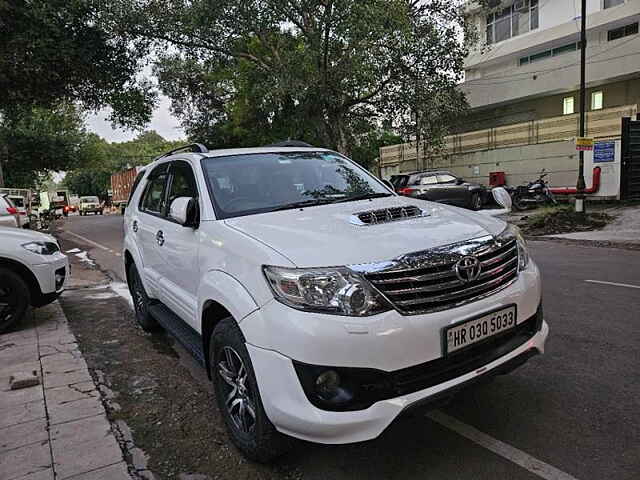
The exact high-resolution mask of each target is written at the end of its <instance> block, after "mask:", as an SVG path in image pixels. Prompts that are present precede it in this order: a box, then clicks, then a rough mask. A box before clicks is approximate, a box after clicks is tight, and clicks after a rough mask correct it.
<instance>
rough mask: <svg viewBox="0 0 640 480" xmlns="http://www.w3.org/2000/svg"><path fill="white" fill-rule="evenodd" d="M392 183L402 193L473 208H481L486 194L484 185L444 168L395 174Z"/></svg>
mask: <svg viewBox="0 0 640 480" xmlns="http://www.w3.org/2000/svg"><path fill="white" fill-rule="evenodd" d="M391 184H392V185H393V187H394V188H395V190H396V192H397V193H399V194H400V195H405V196H407V197H415V198H420V199H422V200H431V201H433V202H440V203H447V204H449V205H456V206H458V207H464V208H470V209H471V210H480V208H482V205H483V203H484V200H485V196H486V195H485V194H486V190H485V188H484V187H483V186H482V185H478V184H475V183H468V182H465V181H464V180H463V179H462V178H458V177H456V176H455V175H452V174H451V173H450V172H447V171H444V170H440V171H431V172H415V173H406V174H402V175H393V176H392V177H391Z"/></svg>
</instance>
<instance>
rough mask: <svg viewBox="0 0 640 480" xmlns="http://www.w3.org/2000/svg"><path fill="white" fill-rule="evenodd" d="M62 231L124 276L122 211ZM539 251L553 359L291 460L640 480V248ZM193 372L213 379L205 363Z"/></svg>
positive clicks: (432, 474) (412, 470)
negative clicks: (369, 434)
mask: <svg viewBox="0 0 640 480" xmlns="http://www.w3.org/2000/svg"><path fill="white" fill-rule="evenodd" d="M62 229H63V233H62V234H61V236H62V238H63V239H65V238H67V239H69V240H72V241H73V242H74V243H75V244H79V245H81V247H82V248H85V249H86V250H87V251H88V252H89V255H90V256H91V258H93V259H94V260H95V261H96V262H97V263H98V265H99V266H100V267H101V268H102V269H104V270H105V271H107V272H109V275H110V276H112V278H115V279H120V280H122V278H123V273H122V267H121V260H122V258H121V257H120V256H118V254H120V252H121V248H122V217H121V216H116V215H114V216H105V217H90V216H89V217H74V216H72V217H69V218H68V219H67V220H66V221H65V224H64V225H63V226H62ZM71 234H75V235H71ZM78 235H79V236H80V237H83V238H85V239H88V240H90V241H91V243H89V242H83V241H82V239H81V238H80V237H78ZM96 243H97V244H99V245H100V247H98V246H96ZM530 249H531V253H532V256H533V258H534V259H535V261H536V262H537V264H538V265H539V266H540V269H541V271H542V274H543V281H544V309H545V318H546V320H547V322H548V323H549V325H550V328H551V334H550V338H549V340H548V342H547V352H546V353H545V355H543V356H538V357H535V358H533V359H532V360H530V361H529V362H528V363H527V364H526V365H524V366H523V367H521V368H520V369H518V370H517V371H515V372H513V373H512V374H511V375H508V376H504V377H498V378H497V379H496V380H494V381H493V382H492V383H490V384H488V385H484V386H480V387H477V388H475V389H473V390H470V391H467V392H465V393H464V394H463V395H461V396H459V397H457V398H456V399H455V401H454V402H452V403H451V404H449V405H448V406H446V407H443V408H442V409H441V410H439V411H436V412H435V413H432V414H431V415H430V416H426V415H425V414H424V413H419V414H417V415H413V416H412V417H410V418H408V419H407V418H405V419H402V420H400V421H397V422H395V423H394V424H393V425H392V426H391V427H390V428H389V429H387V431H386V432H385V433H384V434H383V435H382V436H381V437H380V438H379V439H377V440H375V441H371V442H366V443H363V444H357V445H348V446H340V447H336V446H320V445H307V446H305V447H304V448H302V449H299V450H298V452H297V455H296V457H295V458H294V459H290V460H288V461H289V462H291V463H292V465H293V468H295V470H296V471H297V472H300V476H301V477H302V478H305V479H324V478H336V479H343V478H344V479H347V478H349V479H352V478H363V479H365V478H367V479H372V478H373V479H382V478H406V479H414V478H415V479H418V478H420V479H425V478H443V479H444V478H446V479H453V478H459V479H495V478H509V479H536V478H548V479H567V480H568V479H571V478H577V479H609V478H611V479H629V480H630V479H637V478H640V413H639V412H640V381H639V380H640V374H639V373H638V372H639V369H640V328H638V321H639V320H640V313H639V312H640V288H633V286H636V287H640V252H637V251H627V250H622V249H608V248H596V247H586V246H584V247H583V246H576V245H564V244H561V243H558V242H530ZM591 281H596V282H610V283H611V284H608V283H593V282H591ZM148 348H149V350H150V351H151V350H152V349H153V345H152V344H151V343H150V344H149V347H148ZM181 356H182V355H181ZM184 362H185V361H184V359H182V361H181V362H180V363H182V364H184ZM187 363H188V360H187ZM177 364H178V362H176V365H177ZM187 367H188V370H190V371H192V372H195V373H192V375H193V378H195V379H197V380H202V381H205V380H204V378H205V377H204V375H200V374H199V373H198V368H199V367H197V366H195V362H193V365H187ZM201 473H209V474H211V473H212V472H201Z"/></svg>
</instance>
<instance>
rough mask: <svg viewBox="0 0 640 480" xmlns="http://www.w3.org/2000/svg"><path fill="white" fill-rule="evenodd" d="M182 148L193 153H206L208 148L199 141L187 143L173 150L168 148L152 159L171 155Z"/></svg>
mask: <svg viewBox="0 0 640 480" xmlns="http://www.w3.org/2000/svg"><path fill="white" fill-rule="evenodd" d="M182 150H188V151H189V152H194V153H208V152H209V149H208V148H207V147H205V146H204V145H202V144H201V143H190V144H189V145H184V146H182V147H178V148H174V149H173V150H169V151H168V152H166V153H163V154H162V155H160V156H158V157H156V158H155V159H154V160H158V159H159V158H163V157H168V156H169V155H173V154H174V153H178V152H181V151H182Z"/></svg>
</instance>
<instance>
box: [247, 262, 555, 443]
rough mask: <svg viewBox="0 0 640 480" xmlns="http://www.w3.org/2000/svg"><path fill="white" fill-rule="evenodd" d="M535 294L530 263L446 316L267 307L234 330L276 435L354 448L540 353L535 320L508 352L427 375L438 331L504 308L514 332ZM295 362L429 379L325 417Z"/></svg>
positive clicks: (534, 303)
mask: <svg viewBox="0 0 640 480" xmlns="http://www.w3.org/2000/svg"><path fill="white" fill-rule="evenodd" d="M541 290H542V289H541V282H540V273H539V271H538V269H537V267H536V265H535V263H534V262H533V261H531V262H530V263H529V265H528V267H527V268H526V269H525V270H524V271H522V272H520V274H519V276H518V278H517V279H516V281H515V282H513V283H512V284H510V285H509V286H508V287H506V288H504V289H503V290H501V291H499V292H497V293H495V294H493V295H491V296H489V297H487V298H483V299H481V300H478V301H475V302H472V303H469V304H465V305H462V306H460V307H457V308H453V309H450V310H443V311H438V312H432V313H428V314H418V315H400V314H399V313H398V312H396V311H389V312H384V313H381V314H378V315H374V316H371V317H364V318H354V317H339V316H335V315H326V314H318V313H311V312H301V311H298V310H294V309H291V308H289V307H286V306H284V305H282V304H281V303H279V302H277V301H275V300H274V301H271V302H269V303H267V304H266V305H263V306H262V307H261V308H260V309H259V310H256V311H255V312H253V313H252V314H250V315H249V316H247V317H246V318H244V319H243V320H242V321H241V322H240V328H241V330H242V332H243V334H244V336H245V339H246V341H247V348H248V349H249V353H250V355H251V358H252V363H253V368H254V370H255V372H256V377H257V380H258V386H259V388H260V393H261V397H262V401H263V404H264V407H265V411H266V412H267V415H268V416H269V418H270V420H271V422H272V423H273V424H274V425H275V427H276V428H277V429H278V430H279V431H281V432H283V433H285V434H288V435H291V436H294V437H298V438H301V439H304V440H309V441H314V442H319V443H350V442H358V441H364V440H369V439H372V438H375V437H377V436H378V435H380V433H382V431H383V430H384V429H385V428H386V427H387V426H388V425H389V424H390V423H391V422H392V421H393V420H394V419H395V418H396V417H397V416H398V415H399V414H400V413H401V412H402V411H403V410H404V409H405V408H407V407H409V406H410V405H413V404H415V403H417V402H421V401H427V400H429V399H431V398H434V396H436V395H439V394H442V393H443V392H449V391H451V389H455V388H459V387H460V386H461V385H463V384H465V383H466V382H469V381H472V380H475V379H476V378H478V377H481V376H486V375H490V374H491V371H493V370H494V369H496V368H498V367H500V366H501V365H503V364H506V363H507V362H511V361H515V360H514V359H515V358H516V357H519V356H520V355H529V354H530V353H532V352H537V353H542V352H543V351H544V344H545V340H546V338H547V334H548V326H547V324H546V323H544V322H543V320H542V319H540V322H539V323H538V326H537V328H535V329H534V330H532V331H531V333H530V334H529V335H527V336H525V337H524V338H522V337H520V340H519V341H515V340H514V341H515V343H511V344H510V346H509V347H508V348H505V349H503V350H500V349H499V348H498V349H497V350H496V352H497V353H496V354H492V355H488V356H480V357H478V358H474V359H473V361H470V362H465V363H464V365H463V366H462V367H461V368H457V367H458V366H457V365H456V369H453V370H452V369H449V370H448V371H447V374H446V375H441V376H440V375H439V374H438V375H431V374H432V371H431V367H432V366H433V365H434V364H438V361H439V359H441V358H442V357H443V349H442V337H441V332H442V331H443V329H444V328H446V327H448V326H450V325H453V324H457V323H458V322H461V321H464V320H467V319H469V318H473V317H476V316H478V315H481V314H485V313H488V312H492V311H495V310H497V309H499V308H503V307H505V306H508V305H516V307H517V317H518V325H519V326H520V325H521V324H522V323H523V322H525V321H526V320H528V319H531V318H532V317H534V316H535V315H536V312H537V311H538V307H539V305H540V299H541ZM516 328H518V327H516ZM520 358H521V357H520ZM294 361H295V362H296V363H298V364H301V363H302V364H307V365H318V366H326V367H330V366H339V367H345V368H355V369H358V368H360V369H375V370H378V371H382V372H390V374H391V375H392V376H393V380H394V381H395V380H397V378H398V377H397V376H396V375H397V374H398V373H399V372H400V373H404V372H405V371H411V375H413V373H414V372H415V370H416V369H418V370H420V372H419V376H420V377H421V378H426V377H429V379H428V381H425V382H422V381H421V382H422V383H421V382H414V383H413V384H412V385H411V386H410V388H407V389H405V390H402V389H397V388H396V389H395V391H396V392H397V396H393V397H391V398H390V396H389V395H386V394H385V395H384V396H383V397H380V398H378V399H374V402H369V403H367V404H366V405H364V406H362V408H361V409H358V410H355V409H353V410H350V411H331V410H328V409H326V408H318V407H317V406H315V405H313V404H312V402H310V400H309V398H308V397H307V395H306V394H305V391H304V389H303V386H302V384H301V381H300V379H299V377H298V374H297V373H296V369H295V367H294ZM445 363H446V362H445ZM446 368H447V369H448V368H449V367H448V366H447V367H446ZM421 369H422V370H421ZM423 374H424V375H423ZM397 385H398V384H397V383H394V384H393V386H394V387H397ZM307 390H308V389H307Z"/></svg>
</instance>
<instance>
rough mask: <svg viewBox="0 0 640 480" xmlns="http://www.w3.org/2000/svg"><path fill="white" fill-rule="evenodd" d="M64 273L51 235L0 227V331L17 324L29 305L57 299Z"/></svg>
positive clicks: (63, 261) (62, 260)
mask: <svg viewBox="0 0 640 480" xmlns="http://www.w3.org/2000/svg"><path fill="white" fill-rule="evenodd" d="M68 272H69V264H68V261H67V257H66V256H65V255H64V254H63V253H62V252H60V246H59V245H58V242H57V240H56V239H55V238H54V237H52V236H51V235H45V234H43V233H39V232H33V231H30V230H22V229H17V228H8V227H2V226H0V333H2V332H4V331H6V330H8V329H9V328H11V327H12V326H13V325H15V324H16V323H18V322H19V321H20V320H21V319H22V318H23V317H24V315H25V314H26V312H27V310H28V308H29V306H32V307H42V306H44V305H47V304H49V303H51V302H53V301H54V300H55V299H56V298H58V296H59V295H60V293H61V292H62V290H63V288H64V282H65V279H66V278H67V276H68Z"/></svg>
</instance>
